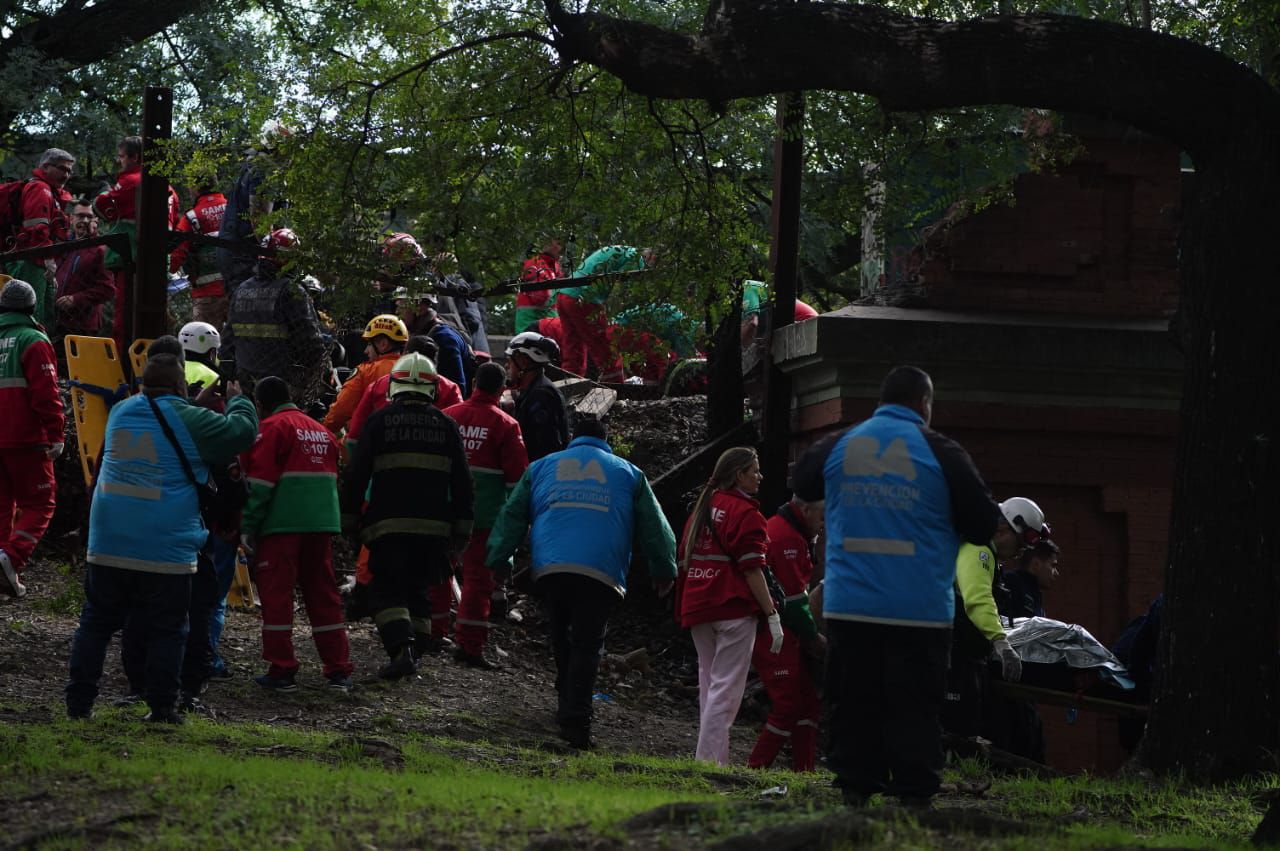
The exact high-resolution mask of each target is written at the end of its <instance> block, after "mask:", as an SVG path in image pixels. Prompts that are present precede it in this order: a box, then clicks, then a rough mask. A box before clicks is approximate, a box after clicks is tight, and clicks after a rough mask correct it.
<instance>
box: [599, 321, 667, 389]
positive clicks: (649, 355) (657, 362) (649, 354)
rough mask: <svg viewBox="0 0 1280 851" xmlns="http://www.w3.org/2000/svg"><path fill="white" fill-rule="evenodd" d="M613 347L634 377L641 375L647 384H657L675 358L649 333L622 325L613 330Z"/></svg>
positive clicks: (660, 341)
mask: <svg viewBox="0 0 1280 851" xmlns="http://www.w3.org/2000/svg"><path fill="white" fill-rule="evenodd" d="M613 345H614V348H615V350H616V351H617V353H618V358H619V360H621V361H624V362H625V364H626V366H627V368H628V370H629V371H630V372H631V374H632V375H639V376H640V377H641V378H643V379H644V380H645V383H646V384H657V383H658V382H659V381H661V380H662V376H663V375H664V374H665V373H666V371H667V366H668V365H669V364H671V363H672V362H673V361H674V360H675V358H674V357H672V353H671V352H670V351H665V352H664V351H663V348H664V346H663V342H662V340H660V339H658V337H657V336H655V335H653V334H650V333H649V332H648V331H637V330H636V329H634V328H627V327H625V326H622V325H615V326H614V328H613Z"/></svg>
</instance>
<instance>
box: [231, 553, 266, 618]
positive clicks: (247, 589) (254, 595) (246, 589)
mask: <svg viewBox="0 0 1280 851" xmlns="http://www.w3.org/2000/svg"><path fill="white" fill-rule="evenodd" d="M258 604H259V603H258V592H257V590H256V589H255V588H254V587H253V580H252V579H251V578H250V576H249V564H248V561H247V556H246V555H245V552H244V550H240V551H239V552H238V553H237V554H236V573H235V576H234V577H232V579H231V587H230V588H229V589H227V605H228V606H231V607H233V608H237V609H252V608H253V607H254V606H257V605H258Z"/></svg>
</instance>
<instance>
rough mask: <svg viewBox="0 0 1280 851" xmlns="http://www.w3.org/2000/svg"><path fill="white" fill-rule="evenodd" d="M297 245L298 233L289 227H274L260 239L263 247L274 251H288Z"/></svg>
mask: <svg viewBox="0 0 1280 851" xmlns="http://www.w3.org/2000/svg"><path fill="white" fill-rule="evenodd" d="M297 245H298V235H297V234H296V233H294V232H293V231H292V230H290V229H289V228H276V229H275V230H273V231H272V232H271V233H269V234H267V236H265V237H264V238H263V240H262V247H263V248H270V249H273V250H275V251H288V250H289V249H291V248H296V247H297Z"/></svg>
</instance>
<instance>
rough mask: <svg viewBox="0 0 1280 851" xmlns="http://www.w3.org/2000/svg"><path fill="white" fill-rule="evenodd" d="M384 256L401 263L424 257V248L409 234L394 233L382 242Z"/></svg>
mask: <svg viewBox="0 0 1280 851" xmlns="http://www.w3.org/2000/svg"><path fill="white" fill-rule="evenodd" d="M382 256H383V257H386V258H387V259H388V260H396V261H399V262H401V263H403V262H405V261H408V260H417V259H418V258H420V257H422V256H423V251H422V246H421V245H418V240H416V239H414V238H413V234H409V233H393V234H391V236H389V237H387V238H386V239H384V240H383V241H382Z"/></svg>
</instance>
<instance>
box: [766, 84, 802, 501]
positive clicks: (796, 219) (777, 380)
mask: <svg viewBox="0 0 1280 851" xmlns="http://www.w3.org/2000/svg"><path fill="white" fill-rule="evenodd" d="M777 122H778V135H777V138H776V139H775V141H774V146H773V209H772V216H771V219H772V221H771V228H772V231H773V244H772V246H771V248H770V251H769V262H770V266H771V267H772V270H773V308H772V311H771V312H772V318H771V321H770V323H769V331H768V335H767V336H766V337H765V347H764V381H765V385H764V386H765V402H764V428H763V434H762V437H763V439H764V445H763V447H762V451H761V453H760V468H761V471H762V472H763V473H764V483H763V484H762V485H761V487H760V507H761V508H762V509H763V510H764V511H765V513H766V514H771V513H772V512H773V511H774V509H776V508H777V507H778V505H780V504H781V503H782V502H783V501H784V500H786V499H787V497H788V494H789V493H790V490H789V489H788V487H787V468H788V460H789V453H790V442H791V379H790V378H789V377H788V376H787V375H786V374H785V373H783V371H782V370H781V369H779V368H778V367H777V365H775V364H774V362H773V341H774V335H775V334H776V333H777V331H778V329H779V328H784V327H786V326H787V325H790V324H791V323H792V320H793V319H794V318H795V301H796V277H797V274H798V271H799V258H800V184H801V180H802V176H803V172H804V93H803V92H791V93H789V94H785V95H781V96H779V98H778V107H777Z"/></svg>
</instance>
